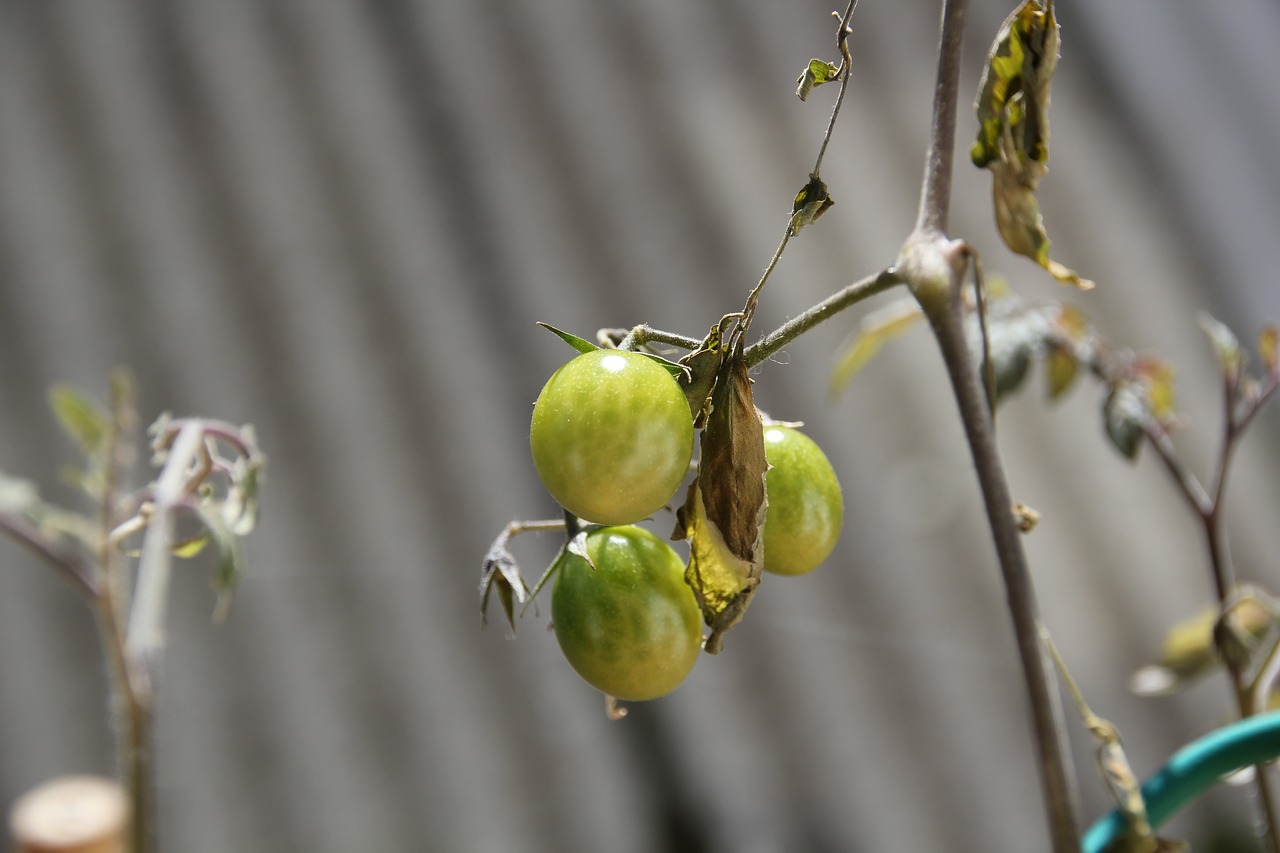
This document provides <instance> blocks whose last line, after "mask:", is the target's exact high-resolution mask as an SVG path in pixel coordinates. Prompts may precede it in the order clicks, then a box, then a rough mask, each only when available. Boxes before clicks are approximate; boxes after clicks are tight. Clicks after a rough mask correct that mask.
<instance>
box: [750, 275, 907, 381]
mask: <svg viewBox="0 0 1280 853" xmlns="http://www.w3.org/2000/svg"><path fill="white" fill-rule="evenodd" d="M901 283H902V279H901V277H899V275H898V273H897V272H896V271H895V270H893V269H892V268H890V269H887V270H884V271H882V272H879V273H877V274H875V275H869V276H867V277H866V278H864V279H862V280H860V281H855V282H854V283H853V284H851V285H849V286H848V287H845V288H844V289H843V290H840V291H838V292H836V293H834V294H832V295H831V296H828V297H827V298H826V299H824V300H822V301H821V302H819V303H818V304H817V305H814V306H813V307H812V308H810V309H808V310H807V311H805V312H804V313H802V314H799V315H798V316H796V317H793V318H791V319H790V320H788V321H787V322H786V323H784V324H783V325H782V326H780V327H778V328H777V329H775V330H774V331H772V332H770V333H769V334H767V335H765V336H764V337H763V338H761V339H760V340H759V341H757V342H756V343H754V344H752V345H751V346H749V347H747V349H746V352H745V354H744V356H745V358H746V360H747V365H748V366H752V367H753V366H755V365H757V364H759V363H760V362H762V361H764V360H765V359H767V358H769V357H770V356H771V355H773V354H774V353H776V352H777V351H778V350H780V349H782V348H783V347H785V346H786V345H787V344H789V343H791V342H792V341H793V340H795V339H796V338H798V337H800V336H801V335H803V334H804V333H805V332H807V331H809V330H810V329H812V328H814V327H815V326H817V325H818V324H819V323H822V322H824V321H826V320H829V319H830V318H831V317H833V316H834V315H836V314H838V313H840V312H841V311H843V310H844V309H846V308H848V307H849V306H850V305H854V304H856V303H858V302H861V301H862V300H864V299H867V298H869V297H872V296H875V295H876V294H877V293H883V292H884V291H885V290H888V289H889V288H891V287H893V286H895V285H898V284H901Z"/></svg>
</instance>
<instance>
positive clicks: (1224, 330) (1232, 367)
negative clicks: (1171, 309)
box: [1200, 313, 1244, 382]
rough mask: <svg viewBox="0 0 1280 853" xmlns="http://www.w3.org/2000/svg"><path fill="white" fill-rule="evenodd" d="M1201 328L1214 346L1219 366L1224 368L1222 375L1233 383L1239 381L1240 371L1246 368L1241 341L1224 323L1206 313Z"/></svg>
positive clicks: (1201, 319) (1201, 315)
mask: <svg viewBox="0 0 1280 853" xmlns="http://www.w3.org/2000/svg"><path fill="white" fill-rule="evenodd" d="M1200 328H1201V329H1203V330H1204V333H1205V334H1206V335H1207V336H1208V337H1209V342H1210V343H1211V344H1213V351H1214V354H1215V355H1217V357H1218V364H1220V365H1221V366H1222V375H1223V376H1224V377H1226V379H1227V380H1229V381H1232V382H1234V381H1236V380H1237V379H1239V377H1240V371H1241V369H1243V367H1244V352H1243V351H1242V350H1241V349H1240V340H1239V339H1238V338H1237V337H1236V335H1235V332H1233V331H1231V329H1229V328H1228V327H1227V325H1226V324H1225V323H1223V322H1222V321H1220V320H1218V319H1217V318H1215V317H1213V316H1211V315H1209V314H1206V313H1201V314H1200Z"/></svg>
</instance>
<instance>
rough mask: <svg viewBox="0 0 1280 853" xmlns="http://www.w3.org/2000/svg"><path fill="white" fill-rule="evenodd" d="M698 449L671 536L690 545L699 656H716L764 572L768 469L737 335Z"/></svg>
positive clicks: (718, 380)
mask: <svg viewBox="0 0 1280 853" xmlns="http://www.w3.org/2000/svg"><path fill="white" fill-rule="evenodd" d="M701 447H702V454H701V458H700V461H699V463H698V476H697V478H696V479H695V480H694V481H693V483H692V484H691V485H690V487H689V493H688V497H687V499H686V501H685V504H684V506H683V507H682V508H681V509H680V511H679V512H678V514H677V516H678V524H677V529H676V532H675V534H674V535H675V538H688V540H689V551H690V556H689V567H688V569H687V570H686V572H685V580H686V581H687V582H688V584H689V586H690V587H691V588H692V589H693V593H694V596H695V597H696V598H697V600H698V606H699V607H700V608H701V609H702V617H703V621H705V622H706V624H707V627H709V628H710V629H711V634H710V636H709V637H708V638H707V641H706V644H705V648H706V650H707V652H709V653H711V654H715V653H716V652H718V651H720V649H721V647H722V646H723V643H724V634H725V633H726V632H727V631H729V629H731V628H732V627H733V626H734V625H736V624H737V623H738V622H739V621H740V620H741V619H742V616H743V614H744V613H745V612H746V609H747V606H748V605H749V604H750V603H751V598H752V597H753V596H754V595H755V591H756V588H757V587H758V586H759V585H760V575H761V571H762V556H763V553H762V552H763V547H762V545H763V538H764V537H763V532H764V531H763V524H764V513H765V492H764V475H765V471H766V470H767V469H768V462H766V461H765V452H764V427H763V424H762V423H761V421H760V415H759V413H758V412H757V411H756V407H755V402H754V400H753V397H752V391H751V378H750V377H749V376H748V375H747V364H746V360H745V359H744V358H743V354H742V338H741V336H740V335H735V344H734V346H733V350H732V352H731V353H730V355H729V357H728V358H727V359H726V360H725V362H724V365H723V366H722V368H721V370H720V373H719V374H718V376H717V377H716V385H715V389H714V390H713V391H712V393H711V410H710V412H709V413H708V415H707V419H706V425H705V426H704V427H703V430H702V445H701Z"/></svg>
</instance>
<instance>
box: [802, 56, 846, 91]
mask: <svg viewBox="0 0 1280 853" xmlns="http://www.w3.org/2000/svg"><path fill="white" fill-rule="evenodd" d="M839 76H840V68H839V66H837V65H833V64H832V63H830V62H827V61H826V60H823V59H810V60H809V65H808V67H807V68H805V70H804V73H803V74H801V75H800V77H799V78H798V79H797V80H796V95H797V96H798V97H799V98H800V100H802V101H806V100H808V99H809V93H810V92H811V91H813V88H814V87H815V86H821V85H822V84H823V83H829V82H831V81H832V80H835V79H836V78H837V77H839Z"/></svg>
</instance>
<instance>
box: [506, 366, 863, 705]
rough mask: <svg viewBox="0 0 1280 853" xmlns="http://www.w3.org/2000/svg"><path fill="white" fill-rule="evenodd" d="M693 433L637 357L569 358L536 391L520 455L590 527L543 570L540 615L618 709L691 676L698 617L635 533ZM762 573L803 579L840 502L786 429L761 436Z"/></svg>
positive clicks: (801, 439)
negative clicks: (547, 616)
mask: <svg viewBox="0 0 1280 853" xmlns="http://www.w3.org/2000/svg"><path fill="white" fill-rule="evenodd" d="M693 439H694V428H693V419H692V416H691V414H690V407H689V403H688V400H687V398H686V396H685V394H684V391H683V390H682V388H681V386H680V385H679V383H677V382H676V380H675V379H674V378H673V377H672V375H671V374H670V373H669V372H668V371H667V370H666V369H665V368H664V367H663V366H662V365H660V364H658V363H657V362H656V361H654V360H653V359H651V358H649V357H647V356H645V355H642V354H640V353H635V352H629V351H624V350H616V349H600V350H594V351H591V352H587V353H585V354H582V355H579V356H578V357H577V358H574V359H573V360H572V361H570V362H568V363H567V364H565V365H564V366H563V367H561V368H560V369H559V370H557V371H556V372H555V374H554V375H552V377H551V378H550V379H549V380H548V381H547V384H546V386H545V387H543V389H542V393H540V394H539V395H538V400H537V402H536V403H535V404H534V408H533V420H532V423H531V425H530V431H529V445H530V449H531V450H532V453H533V461H534V466H535V467H536V468H537V470H538V475H539V477H540V478H541V479H542V482H543V485H544V486H546V489H547V491H548V492H550V493H551V496H552V497H554V498H555V499H556V501H557V502H558V503H559V504H560V505H561V506H563V507H564V508H565V509H566V510H567V511H568V512H569V513H571V514H572V515H574V516H576V517H577V518H580V519H582V520H584V521H587V522H591V523H593V524H596V525H603V526H600V527H591V528H589V529H588V531H587V533H586V535H585V536H584V537H580V538H579V539H578V542H577V545H576V546H575V547H573V548H566V549H565V550H564V551H563V552H562V554H561V556H560V557H559V559H558V561H557V563H556V565H555V567H554V569H553V571H554V572H555V584H554V587H553V589H552V593H551V614H552V621H553V624H554V626H555V632H556V638H557V640H558V641H559V643H560V648H561V650H562V651H563V652H564V655H565V657H566V658H567V659H568V661H569V663H570V664H571V665H572V666H573V668H574V670H575V671H577V673H578V674H579V675H580V676H582V678H583V679H584V680H585V681H587V683H589V684H591V685H592V686H593V687H595V688H596V689H598V690H600V691H601V692H603V693H605V694H607V695H609V696H613V697H615V698H618V699H628V700H633V701H640V700H646V699H656V698H657V697H659V696H664V695H666V694H667V693H669V692H671V691H672V690H674V689H675V688H676V686H677V685H679V684H680V682H681V681H683V680H684V678H685V677H686V676H687V675H688V674H689V672H690V670H692V668H693V665H694V663H695V661H696V660H697V657H698V651H699V649H700V645H701V640H702V628H701V612H700V610H699V608H698V604H697V601H696V599H695V597H694V594H693V590H692V589H691V588H690V587H689V585H688V584H687V583H686V582H685V566H684V562H683V561H682V560H681V558H680V557H679V556H678V555H677V554H676V552H675V551H674V550H672V548H671V546H669V545H668V544H667V543H665V542H663V541H662V540H661V539H659V538H658V537H657V536H655V535H654V534H653V533H651V532H650V531H648V530H646V529H644V528H640V527H636V526H634V523H635V522H638V521H640V520H642V519H644V518H646V517H648V516H650V515H652V514H653V513H655V512H657V511H658V510H659V509H661V508H662V507H663V506H664V505H667V504H668V503H670V502H671V501H672V499H673V498H674V497H675V494H676V492H677V490H678V489H679V488H680V485H681V483H682V482H683V481H684V479H685V476H686V475H687V474H688V471H689V465H690V461H691V459H692V456H693ZM764 442H765V456H766V459H767V460H768V462H769V466H770V467H769V470H768V473H767V474H766V475H765V492H766V494H767V498H768V504H767V509H766V514H765V520H764V530H763V542H764V551H763V553H764V561H763V566H764V568H765V570H767V571H769V572H772V573H775V574H780V575H799V574H804V573H807V572H809V571H812V570H813V569H814V568H816V567H817V566H818V565H819V564H820V563H822V562H823V561H824V560H825V559H826V558H827V557H828V556H829V555H830V553H831V551H832V549H833V548H834V547H835V544H836V540H837V539H838V538H839V535H840V527H841V521H842V518H843V511H844V504H843V499H842V497H841V492H840V484H839V482H838V481H837V479H836V475H835V472H834V470H832V467H831V463H830V462H829V461H828V460H827V457H826V456H825V455H824V454H823V452H822V450H821V448H819V447H818V445H817V444H816V443H814V441H813V440H812V439H810V438H808V437H807V436H805V435H804V434H803V433H801V432H800V431H798V430H797V429H795V428H794V427H792V426H789V425H785V424H766V426H765V427H764Z"/></svg>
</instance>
